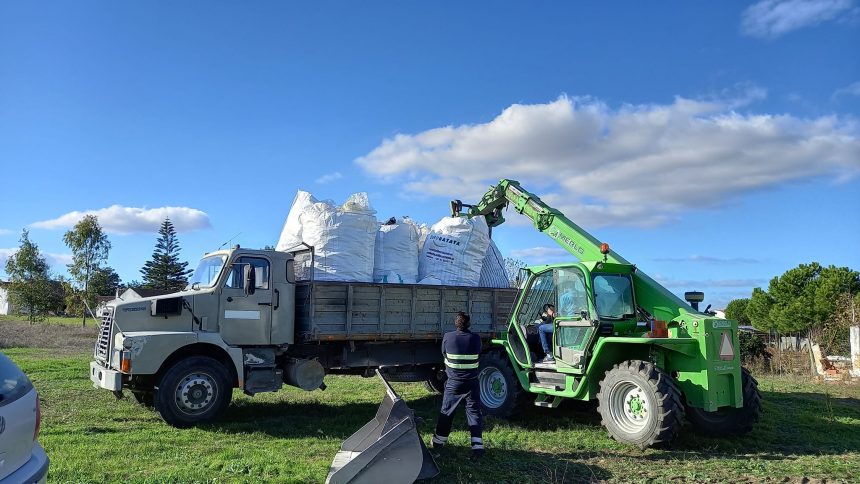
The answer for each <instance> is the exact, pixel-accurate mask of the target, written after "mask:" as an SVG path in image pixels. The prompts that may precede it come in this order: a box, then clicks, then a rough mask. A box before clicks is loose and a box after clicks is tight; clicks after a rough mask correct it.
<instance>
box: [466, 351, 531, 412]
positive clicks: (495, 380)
mask: <svg viewBox="0 0 860 484" xmlns="http://www.w3.org/2000/svg"><path fill="white" fill-rule="evenodd" d="M478 388H480V391H481V411H482V412H483V414H484V415H491V416H493V417H498V418H509V417H513V416H515V415H516V414H518V413H519V411H520V410H521V409H522V404H523V400H524V397H525V395H526V393H525V392H524V391H523V388H522V386H520V381H519V380H518V379H517V375H516V373H514V369H513V367H512V366H511V362H510V360H509V359H508V358H507V357H505V356H503V355H502V354H500V353H499V352H497V351H490V352H487V353H484V354H483V355H481V360H480V366H479V367H478Z"/></svg>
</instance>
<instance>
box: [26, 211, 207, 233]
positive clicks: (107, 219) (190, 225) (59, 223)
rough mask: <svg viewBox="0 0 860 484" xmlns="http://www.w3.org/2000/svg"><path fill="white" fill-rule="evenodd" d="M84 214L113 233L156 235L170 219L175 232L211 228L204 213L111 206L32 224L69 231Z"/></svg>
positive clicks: (70, 213) (35, 226) (41, 227)
mask: <svg viewBox="0 0 860 484" xmlns="http://www.w3.org/2000/svg"><path fill="white" fill-rule="evenodd" d="M85 215H95V216H96V217H98V219H99V224H100V225H101V226H102V228H103V229H104V230H105V231H106V232H108V233H113V234H132V233H137V232H157V231H158V228H159V226H160V225H161V222H162V221H163V220H164V219H165V218H167V217H169V218H170V221H171V222H173V226H174V227H175V228H176V231H177V232H189V231H192V230H197V229H204V228H208V227H209V226H210V223H209V215H207V214H206V212H203V211H201V210H197V209H196V208H188V207H159V208H138V207H123V206H120V205H111V206H110V207H107V208H101V209H98V210H87V211H85V212H79V211H74V212H69V213H67V214H65V215H61V216H59V217H57V218H55V219H51V220H43V221H41V222H36V223H34V224H32V225H31V227H33V228H39V229H60V228H70V227H72V226H74V225H75V224H76V223H78V222H79V221H80V220H81V219H82V218H83V217H84V216H85Z"/></svg>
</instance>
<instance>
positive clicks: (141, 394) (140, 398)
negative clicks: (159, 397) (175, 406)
mask: <svg viewBox="0 0 860 484" xmlns="http://www.w3.org/2000/svg"><path fill="white" fill-rule="evenodd" d="M131 394H132V396H134V401H136V402H137V403H139V404H140V405H142V406H143V407H145V408H148V409H150V410H152V409H153V408H154V407H155V392H154V391H152V390H150V391H142V390H132V391H131Z"/></svg>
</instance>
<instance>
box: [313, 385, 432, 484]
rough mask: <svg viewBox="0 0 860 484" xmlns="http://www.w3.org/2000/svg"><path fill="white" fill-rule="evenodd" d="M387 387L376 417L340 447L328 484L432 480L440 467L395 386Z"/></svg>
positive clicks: (397, 482) (392, 483) (413, 416)
mask: <svg viewBox="0 0 860 484" xmlns="http://www.w3.org/2000/svg"><path fill="white" fill-rule="evenodd" d="M376 374H377V375H379V378H381V379H382V382H383V383H384V384H385V399H383V400H382V404H380V405H379V409H378V410H377V411H376V416H375V417H374V418H373V420H371V421H370V422H367V423H366V424H365V425H364V427H362V428H361V429H359V430H358V432H356V433H354V434H352V435H351V436H350V437H349V438H348V439H346V440H345V441H344V442H343V444H342V445H341V446H340V450H339V451H338V453H337V455H335V456H334V462H332V464H331V468H330V469H329V472H328V477H326V480H325V482H326V483H327V484H328V483H331V484H346V483H352V484H359V483H374V484H376V483H379V482H388V483H390V484H399V483H404V482H409V483H411V482H415V481H416V480H418V479H429V478H431V477H435V476H436V475H437V474H439V467H438V466H437V465H436V461H435V460H433V456H432V455H430V452H429V451H428V450H427V447H426V446H425V445H424V441H422V440H421V436H420V435H419V434H418V427H417V425H416V423H415V415H414V414H413V413H412V410H410V409H409V407H407V406H406V402H404V401H403V399H401V398H400V396H399V395H397V392H395V391H394V389H393V388H391V385H390V384H389V383H388V381H387V380H386V379H385V377H383V376H382V374H381V373H380V372H379V370H377V371H376Z"/></svg>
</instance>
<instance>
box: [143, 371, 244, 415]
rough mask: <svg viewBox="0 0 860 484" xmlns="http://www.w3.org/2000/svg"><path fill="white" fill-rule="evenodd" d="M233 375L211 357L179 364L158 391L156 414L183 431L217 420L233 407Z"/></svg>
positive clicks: (165, 376)
mask: <svg viewBox="0 0 860 484" xmlns="http://www.w3.org/2000/svg"><path fill="white" fill-rule="evenodd" d="M232 397H233V388H232V385H230V374H229V372H228V370H227V368H225V367H224V365H223V364H221V362H220V361H218V360H216V359H214V358H210V357H208V356H191V357H188V358H185V359H184V360H179V361H178V362H177V363H176V364H175V365H173V366H172V367H170V369H169V370H167V372H166V373H165V374H164V376H162V377H161V380H160V381H159V383H158V386H157V387H156V393H155V410H156V411H157V412H158V414H159V415H160V416H161V418H162V419H163V420H164V421H165V422H167V423H168V424H170V425H172V426H174V427H179V428H184V427H191V426H192V425H196V424H198V423H203V422H211V421H213V420H215V419H217V418H218V416H220V415H221V413H222V412H223V411H224V410H225V409H226V408H227V405H229V404H230V399H231V398H232Z"/></svg>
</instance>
